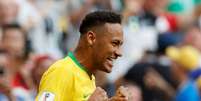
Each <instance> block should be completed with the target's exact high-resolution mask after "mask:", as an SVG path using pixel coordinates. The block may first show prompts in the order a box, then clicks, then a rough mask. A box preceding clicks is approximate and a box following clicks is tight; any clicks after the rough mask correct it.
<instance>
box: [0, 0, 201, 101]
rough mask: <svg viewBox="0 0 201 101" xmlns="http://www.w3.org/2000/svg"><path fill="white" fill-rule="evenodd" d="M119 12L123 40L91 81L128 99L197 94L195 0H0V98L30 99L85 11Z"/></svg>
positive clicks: (199, 10) (200, 30)
mask: <svg viewBox="0 0 201 101" xmlns="http://www.w3.org/2000/svg"><path fill="white" fill-rule="evenodd" d="M96 10H112V11H114V12H117V13H120V14H122V17H123V22H122V25H123V30H124V45H123V47H122V50H123V56H122V57H121V58H119V59H118V60H117V61H116V62H115V64H114V67H113V71H112V73H110V74H105V73H103V72H97V73H96V80H97V81H96V83H97V86H101V87H103V88H104V89H105V90H106V91H107V93H108V95H109V96H113V95H114V93H115V90H116V88H117V87H119V86H120V85H124V86H127V87H129V88H130V90H131V91H132V92H133V95H132V96H133V98H130V101H200V97H201V57H200V52H201V0H0V101H34V98H35V96H36V94H37V90H38V86H39V82H40V79H41V76H42V74H43V73H44V72H45V70H47V69H48V67H49V66H50V65H51V64H52V63H53V62H55V61H56V60H58V59H61V58H63V57H66V56H67V52H68V51H72V50H74V48H75V47H76V45H77V42H78V39H79V31H78V29H79V25H80V22H81V20H82V19H83V17H84V16H85V15H86V14H87V13H89V12H92V11H96Z"/></svg>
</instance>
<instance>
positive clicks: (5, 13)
mask: <svg viewBox="0 0 201 101" xmlns="http://www.w3.org/2000/svg"><path fill="white" fill-rule="evenodd" d="M18 10H19V7H18V4H17V0H0V25H4V24H9V23H12V22H14V21H15V20H16V18H17V15H18Z"/></svg>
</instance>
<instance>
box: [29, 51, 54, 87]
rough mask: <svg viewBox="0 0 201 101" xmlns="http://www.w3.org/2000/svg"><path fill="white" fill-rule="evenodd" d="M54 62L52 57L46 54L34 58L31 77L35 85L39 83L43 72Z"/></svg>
mask: <svg viewBox="0 0 201 101" xmlns="http://www.w3.org/2000/svg"><path fill="white" fill-rule="evenodd" d="M53 62H54V59H53V58H52V57H50V56H48V55H42V56H38V57H36V58H35V60H34V61H33V65H34V66H33V69H32V78H33V82H34V83H35V84H36V86H38V85H39V83H40V79H41V77H42V75H43V73H44V72H45V71H46V70H47V69H48V67H49V66H50V65H51V64H52V63H53Z"/></svg>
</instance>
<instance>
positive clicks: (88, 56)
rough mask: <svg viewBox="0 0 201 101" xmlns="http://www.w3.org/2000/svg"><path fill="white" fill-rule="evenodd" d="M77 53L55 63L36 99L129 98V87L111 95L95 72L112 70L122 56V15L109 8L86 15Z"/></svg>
mask: <svg viewBox="0 0 201 101" xmlns="http://www.w3.org/2000/svg"><path fill="white" fill-rule="evenodd" d="M79 31H80V33H81V35H80V39H79V43H78V46H77V48H76V49H75V51H74V52H69V53H68V56H67V57H66V58H64V59H61V60H58V61H57V62H56V63H54V64H53V65H52V66H51V67H50V68H49V69H48V70H47V71H46V72H45V73H44V74H43V77H42V79H41V82H40V86H39V93H38V96H37V97H36V101H127V100H126V99H127V95H126V92H127V89H126V88H124V87H120V88H119V89H118V90H117V93H116V95H115V96H113V97H112V98H110V99H109V98H108V97H107V94H106V92H105V91H104V90H103V89H102V88H100V87H96V85H95V78H94V75H93V74H94V73H95V71H97V70H101V71H104V72H107V73H110V72H111V70H112V66H113V61H114V60H115V59H117V58H118V57H120V56H121V49H120V48H121V46H122V44H123V30H122V26H121V16H120V15H119V14H116V13H114V12H110V11H96V12H92V13H89V14H88V15H86V17H85V18H84V20H83V21H82V23H81V26H80V29H79Z"/></svg>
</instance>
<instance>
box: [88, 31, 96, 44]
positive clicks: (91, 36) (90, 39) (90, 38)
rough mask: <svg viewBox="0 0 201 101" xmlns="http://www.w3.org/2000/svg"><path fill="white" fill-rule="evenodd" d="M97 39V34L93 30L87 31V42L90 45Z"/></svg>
mask: <svg viewBox="0 0 201 101" xmlns="http://www.w3.org/2000/svg"><path fill="white" fill-rule="evenodd" d="M95 41H96V34H95V33H94V32H93V31H88V32H87V42H88V44H89V46H92V45H93V44H94V43H95Z"/></svg>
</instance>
